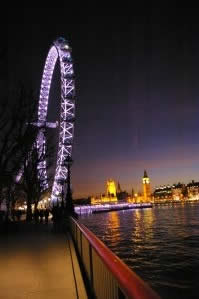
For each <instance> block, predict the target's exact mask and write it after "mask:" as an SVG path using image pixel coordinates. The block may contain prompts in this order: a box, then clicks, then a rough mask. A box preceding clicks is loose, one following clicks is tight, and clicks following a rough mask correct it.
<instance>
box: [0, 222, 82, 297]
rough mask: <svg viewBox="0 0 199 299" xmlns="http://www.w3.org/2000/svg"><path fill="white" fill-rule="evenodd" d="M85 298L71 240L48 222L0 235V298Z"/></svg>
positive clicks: (23, 226) (21, 227)
mask: <svg viewBox="0 0 199 299" xmlns="http://www.w3.org/2000/svg"><path fill="white" fill-rule="evenodd" d="M33 298H34V299H64V298H66V299H73V298H82V299H84V298H87V295H86V291H85V288H84V284H83V280H82V276H81V273H80V269H79V265H78V261H77V258H76V253H75V250H74V247H73V243H72V241H71V239H70V237H69V235H68V234H66V235H64V234H61V233H60V234H58V233H52V225H51V224H48V225H46V224H38V225H33V224H29V225H27V224H23V225H22V224H21V225H20V226H19V229H18V231H16V232H15V233H9V234H6V235H0V299H33Z"/></svg>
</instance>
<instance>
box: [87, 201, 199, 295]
mask: <svg viewBox="0 0 199 299" xmlns="http://www.w3.org/2000/svg"><path fill="white" fill-rule="evenodd" d="M81 221H82V222H83V223H84V224H85V225H86V226H87V227H89V228H90V229H91V230H92V231H93V232H94V233H95V234H96V235H97V236H98V237H99V238H100V239H101V240H102V241H103V242H104V243H105V244H106V245H107V246H108V247H109V248H110V249H111V250H112V251H113V252H114V253H115V254H117V255H118V256H119V257H120V258H121V259H122V260H123V261H124V262H125V263H126V264H127V265H128V266H129V267H130V268H131V269H133V270H134V271H135V272H136V273H137V274H138V275H139V276H141V277H142V278H143V279H144V280H145V281H147V282H148V283H149V284H150V285H151V286H152V288H154V289H155V290H156V291H157V292H158V293H159V294H160V295H161V297H162V298H170V299H171V298H182V299H183V298H199V294H198V293H199V291H198V290H197V283H198V281H199V204H197V203H193V204H191V203H188V204H182V205H181V204H177V205H175V206H172V205H168V206H157V207H154V208H152V209H151V208H148V209H136V210H123V211H114V212H109V213H100V214H93V215H92V214H91V215H89V216H86V215H84V216H82V217H81Z"/></svg>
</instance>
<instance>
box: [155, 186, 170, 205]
mask: <svg viewBox="0 0 199 299" xmlns="http://www.w3.org/2000/svg"><path fill="white" fill-rule="evenodd" d="M153 195H154V201H165V200H172V198H173V197H172V195H173V192H172V186H170V185H167V186H160V187H157V188H155V191H154V193H153Z"/></svg>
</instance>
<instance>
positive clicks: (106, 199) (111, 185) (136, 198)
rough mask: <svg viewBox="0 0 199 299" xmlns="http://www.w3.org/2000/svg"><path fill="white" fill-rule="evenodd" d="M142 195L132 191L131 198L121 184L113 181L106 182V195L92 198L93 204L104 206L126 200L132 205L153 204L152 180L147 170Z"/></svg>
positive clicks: (143, 179) (143, 180)
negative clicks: (104, 204) (103, 204)
mask: <svg viewBox="0 0 199 299" xmlns="http://www.w3.org/2000/svg"><path fill="white" fill-rule="evenodd" d="M142 189H143V192H142V194H139V193H134V191H133V190H132V194H131V196H129V195H128V193H127V192H126V191H122V190H121V187H120V184H119V182H118V184H117V186H116V182H115V181H114V180H112V179H109V180H107V182H106V193H105V194H101V195H100V196H99V197H91V204H102V203H116V202H117V201H118V200H125V201H127V202H131V203H146V202H151V185H150V178H149V177H148V175H147V172H146V170H145V171H144V176H143V177H142Z"/></svg>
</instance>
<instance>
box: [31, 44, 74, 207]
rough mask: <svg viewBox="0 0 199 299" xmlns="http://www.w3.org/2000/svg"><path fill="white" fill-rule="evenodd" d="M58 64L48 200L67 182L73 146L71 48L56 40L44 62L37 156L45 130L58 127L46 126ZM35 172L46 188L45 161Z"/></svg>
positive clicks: (57, 194)
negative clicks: (53, 159) (53, 161)
mask: <svg viewBox="0 0 199 299" xmlns="http://www.w3.org/2000/svg"><path fill="white" fill-rule="evenodd" d="M57 61H59V64H60V77H61V99H60V104H61V109H60V119H59V144H58V152H57V160H56V169H55V175H54V181H53V185H52V193H51V200H52V201H55V200H58V199H60V196H61V194H62V188H63V184H64V182H65V181H66V179H67V175H68V168H67V160H68V159H69V158H71V156H72V144H73V136H74V121H75V83H74V71H73V62H72V57H71V48H70V47H69V45H68V42H67V41H66V40H65V39H63V38H58V39H57V40H56V41H55V42H54V43H53V45H52V47H51V48H50V50H49V52H48V56H47V58H46V62H45V66H44V71H43V76H42V81H41V89H40V98H39V107H38V122H37V126H39V127H40V130H39V134H38V136H37V148H38V152H40V151H42V150H43V151H45V148H46V147H45V143H46V140H45V130H46V127H51V128H56V126H57V123H48V122H47V111H48V101H49V93H50V87H51V82H52V79H53V72H54V69H55V65H56V62H57ZM38 171H39V172H40V177H41V181H42V187H43V190H45V189H47V188H48V182H47V170H46V161H45V160H43V161H40V162H39V164H38Z"/></svg>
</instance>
